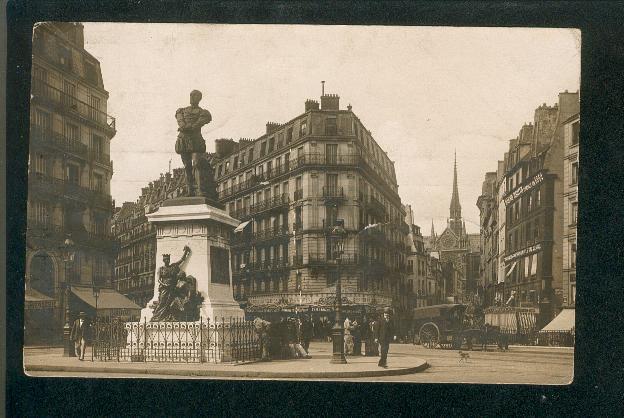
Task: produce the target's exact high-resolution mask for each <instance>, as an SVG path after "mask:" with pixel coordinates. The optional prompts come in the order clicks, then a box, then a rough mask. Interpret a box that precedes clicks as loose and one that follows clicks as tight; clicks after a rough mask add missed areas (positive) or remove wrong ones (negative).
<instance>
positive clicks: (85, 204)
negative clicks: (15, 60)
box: [25, 23, 116, 341]
mask: <svg viewBox="0 0 624 418" xmlns="http://www.w3.org/2000/svg"><path fill="white" fill-rule="evenodd" d="M31 86H32V91H31V92H32V95H31V107H30V149H29V171H28V203H27V210H28V215H27V216H28V228H27V233H26V242H27V253H26V324H25V328H26V339H27V341H28V339H29V338H30V337H32V338H35V337H36V336H39V337H42V338H43V339H44V340H45V339H47V340H49V339H54V338H55V337H59V336H60V335H61V332H60V330H61V327H62V324H63V320H64V308H65V306H66V303H69V304H70V306H72V315H73V314H74V312H73V310H74V309H73V307H74V303H75V304H76V306H79V305H80V301H79V300H74V299H75V298H74V296H75V294H76V293H74V296H72V298H71V299H70V300H69V301H67V300H66V299H65V288H66V287H67V286H71V287H72V290H76V291H77V293H79V294H84V293H85V292H86V290H85V289H82V290H83V291H84V292H82V293H80V290H81V288H86V287H92V286H97V287H104V288H106V287H111V278H112V269H113V257H114V250H115V247H114V241H113V239H112V236H111V233H110V221H111V215H112V208H113V203H112V199H111V194H110V180H111V177H112V175H113V163H112V161H111V160H110V151H109V143H110V141H111V139H112V138H113V137H114V136H115V133H116V130H115V119H114V118H113V117H111V116H110V115H108V114H107V113H106V112H107V99H108V92H107V91H106V90H105V88H104V84H103V80H102V74H101V71H100V63H99V62H98V60H97V59H95V58H94V57H93V56H92V55H91V54H89V52H87V51H86V50H85V49H84V36H83V26H82V24H80V23H40V24H37V25H36V26H35V28H34V32H33V66H32V84H31ZM68 238H70V239H71V242H73V245H65V241H66V239H68ZM71 242H70V241H68V244H70V243H71ZM89 293H90V291H89ZM82 302H84V301H82ZM48 334H49V335H48ZM46 335H47V336H46Z"/></svg>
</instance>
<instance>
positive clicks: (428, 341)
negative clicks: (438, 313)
mask: <svg viewBox="0 0 624 418" xmlns="http://www.w3.org/2000/svg"><path fill="white" fill-rule="evenodd" d="M418 335H419V338H420V343H421V344H422V345H423V347H426V348H436V346H437V345H438V341H439V340H440V335H439V332H438V327H436V326H435V325H434V324H431V323H428V324H425V325H423V326H422V328H420V332H419V333H418Z"/></svg>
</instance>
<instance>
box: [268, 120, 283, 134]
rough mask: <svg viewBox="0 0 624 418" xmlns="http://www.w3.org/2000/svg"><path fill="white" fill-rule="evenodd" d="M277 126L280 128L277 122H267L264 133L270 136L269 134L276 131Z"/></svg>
mask: <svg viewBox="0 0 624 418" xmlns="http://www.w3.org/2000/svg"><path fill="white" fill-rule="evenodd" d="M279 126H280V124H279V123H277V122H267V124H266V133H267V134H270V133H271V132H275V131H277V129H278V128H279Z"/></svg>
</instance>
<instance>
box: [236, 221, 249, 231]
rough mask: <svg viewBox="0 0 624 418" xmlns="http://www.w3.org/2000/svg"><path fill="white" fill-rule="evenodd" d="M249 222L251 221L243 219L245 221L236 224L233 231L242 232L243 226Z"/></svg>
mask: <svg viewBox="0 0 624 418" xmlns="http://www.w3.org/2000/svg"><path fill="white" fill-rule="evenodd" d="M250 222H251V221H245V222H242V223H241V224H240V225H238V226H237V227H236V228H235V229H234V232H243V229H245V227H246V226H247V225H249V223H250Z"/></svg>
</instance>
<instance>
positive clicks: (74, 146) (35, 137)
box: [30, 125, 89, 157]
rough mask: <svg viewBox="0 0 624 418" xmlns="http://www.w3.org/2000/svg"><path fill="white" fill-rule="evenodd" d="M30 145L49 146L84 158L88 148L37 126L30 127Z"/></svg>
mask: <svg viewBox="0 0 624 418" xmlns="http://www.w3.org/2000/svg"><path fill="white" fill-rule="evenodd" d="M30 140H31V144H37V145H39V144H41V145H50V146H54V147H55V148H58V149H60V150H62V151H65V152H68V153H71V154H75V155H79V156H81V157H86V156H87V153H88V151H89V148H88V147H87V146H86V145H85V144H83V143H82V142H80V141H78V140H76V139H69V138H67V137H65V136H64V135H61V134H60V133H58V132H54V131H53V130H52V129H46V128H44V127H42V126H39V125H31V126H30Z"/></svg>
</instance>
